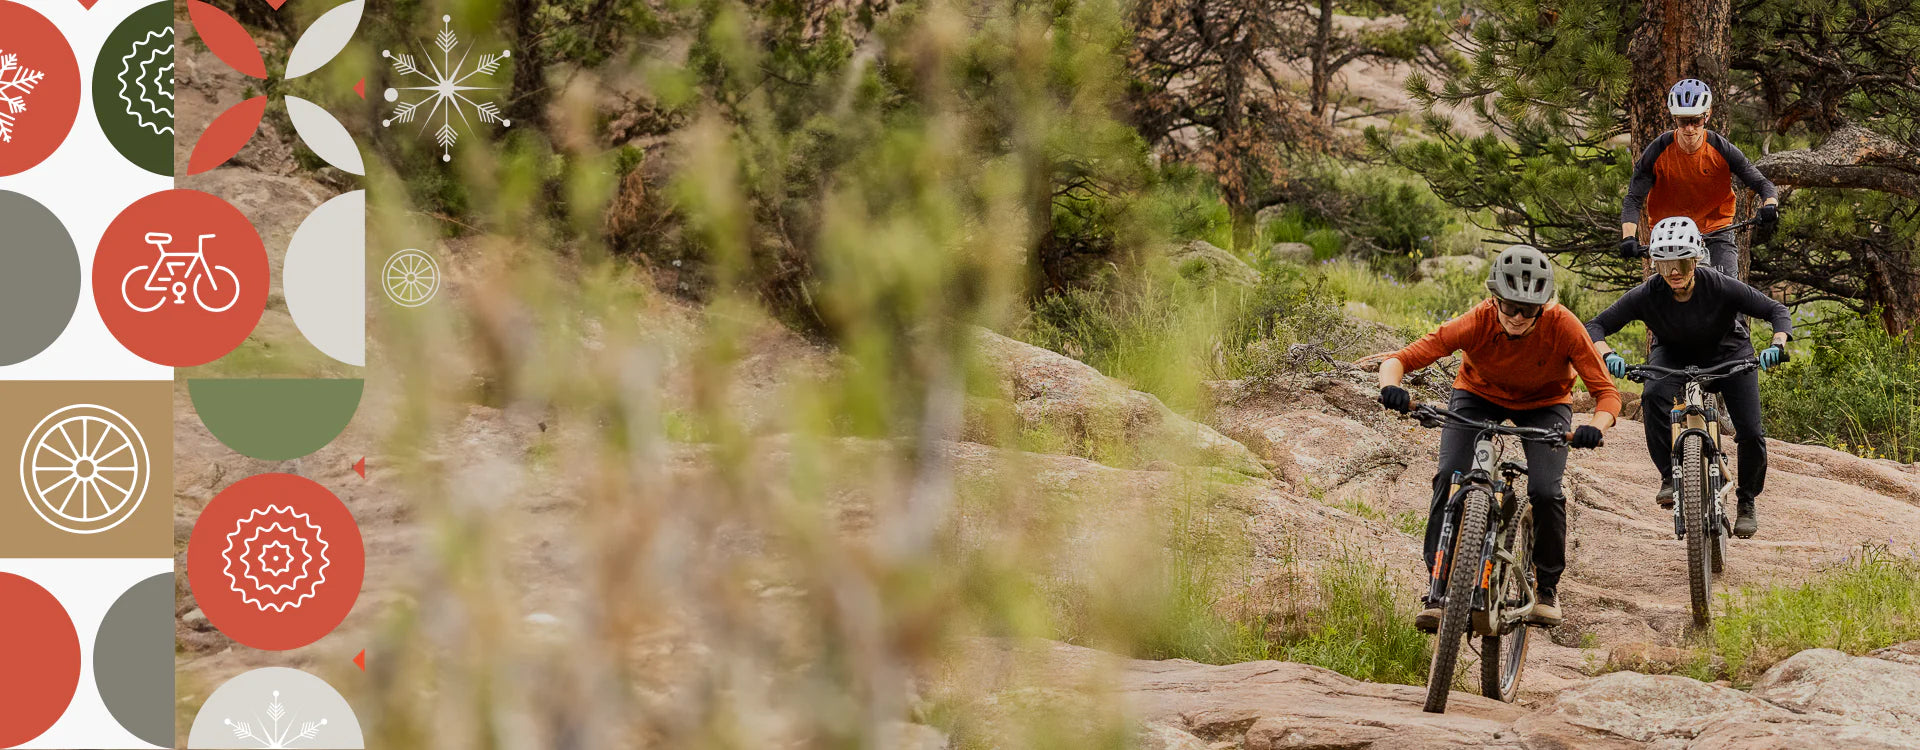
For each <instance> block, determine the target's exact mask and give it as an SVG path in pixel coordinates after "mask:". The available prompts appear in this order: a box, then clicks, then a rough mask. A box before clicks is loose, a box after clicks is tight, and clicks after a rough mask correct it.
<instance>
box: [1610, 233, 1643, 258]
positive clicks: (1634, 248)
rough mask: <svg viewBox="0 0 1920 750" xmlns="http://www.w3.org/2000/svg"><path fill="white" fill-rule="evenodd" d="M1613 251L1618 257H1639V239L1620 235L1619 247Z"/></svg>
mask: <svg viewBox="0 0 1920 750" xmlns="http://www.w3.org/2000/svg"><path fill="white" fill-rule="evenodd" d="M1615 252H1617V253H1619V254H1620V257H1622V258H1626V259H1628V260H1632V259H1634V258H1638V257H1640V241H1639V240H1637V239H1634V238H1632V237H1621V238H1620V247H1619V249H1618V250H1616V251H1615Z"/></svg>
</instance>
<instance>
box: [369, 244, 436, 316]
mask: <svg viewBox="0 0 1920 750" xmlns="http://www.w3.org/2000/svg"><path fill="white" fill-rule="evenodd" d="M380 278H381V286H382V287H383V288H385V289H386V290H387V299H390V300H393V302H394V304H396V305H399V306H401V307H419V306H421V305H424V304H426V303H427V301H428V300H431V299H433V295H434V293H435V292H438V291H440V266H439V264H436V263H434V262H433V256H431V255H428V254H426V253H423V252H420V251H419V250H414V249H411V248H409V249H406V250H401V251H400V252H397V253H394V254H393V257H391V258H388V259H387V265H386V267H385V268H383V269H381V271H380Z"/></svg>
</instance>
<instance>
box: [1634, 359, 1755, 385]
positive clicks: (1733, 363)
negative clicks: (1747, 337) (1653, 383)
mask: <svg viewBox="0 0 1920 750" xmlns="http://www.w3.org/2000/svg"><path fill="white" fill-rule="evenodd" d="M1759 367H1760V360H1759V359H1757V358H1754V357H1748V358H1746V359H1736V360H1730V361H1727V362H1722V363H1720V364H1717V365H1714V366H1712V367H1682V368H1680V369H1674V368H1671V367H1661V366H1659V365H1644V364H1643V365H1629V366H1628V367H1627V379H1628V380H1631V381H1633V382H1635V383H1645V382H1647V380H1648V376H1649V375H1651V376H1653V377H1659V378H1665V377H1671V376H1674V375H1678V376H1680V377H1681V378H1683V379H1686V380H1697V381H1700V382H1703V383H1705V382H1710V381H1714V380H1719V379H1721V378H1730V377H1733V376H1735V375H1740V374H1742V373H1746V372H1750V371H1752V370H1755V369H1758V368H1759Z"/></svg>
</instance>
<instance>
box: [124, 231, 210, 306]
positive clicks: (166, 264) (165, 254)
mask: <svg viewBox="0 0 1920 750" xmlns="http://www.w3.org/2000/svg"><path fill="white" fill-rule="evenodd" d="M213 236H214V235H211V234H203V235H200V244H199V247H197V248H195V249H193V250H183V251H180V252H173V251H170V250H160V257H159V258H157V259H155V260H154V262H153V270H152V271H148V272H147V281H146V283H145V285H143V286H142V287H141V289H143V290H145V291H149V292H169V291H172V288H171V287H170V286H168V285H169V284H171V283H172V282H173V281H174V280H175V279H191V278H193V267H194V266H195V265H198V266H199V267H200V271H201V272H202V273H204V274H206V276H207V283H208V284H210V285H212V287H213V290H214V291H219V290H220V277H219V276H218V275H217V274H215V273H214V272H213V268H212V266H209V265H208V264H207V238H209V237H213ZM179 258H185V259H186V264H187V267H186V268H185V269H182V270H181V273H180V275H178V276H168V277H166V278H165V279H161V278H160V269H162V268H168V269H169V271H170V272H171V268H172V267H173V266H174V265H175V264H177V263H179V262H180V261H179V260H172V259H179ZM155 280H159V281H160V282H161V284H160V285H159V286H156V285H155V284H154V281H155Z"/></svg>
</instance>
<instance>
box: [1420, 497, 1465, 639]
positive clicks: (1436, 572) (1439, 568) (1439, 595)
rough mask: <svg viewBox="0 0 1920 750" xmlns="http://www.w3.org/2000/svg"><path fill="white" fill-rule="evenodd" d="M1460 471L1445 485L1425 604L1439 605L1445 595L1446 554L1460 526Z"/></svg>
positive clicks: (1428, 575)
mask: <svg viewBox="0 0 1920 750" xmlns="http://www.w3.org/2000/svg"><path fill="white" fill-rule="evenodd" d="M1460 474H1461V473H1460V472H1457V471H1456V472H1454V473H1453V479H1452V480H1451V481H1450V482H1449V483H1448V486H1447V504H1446V507H1445V509H1444V510H1442V511H1441V512H1440V542H1439V545H1438V546H1437V547H1435V548H1434V551H1433V570H1430V571H1428V572H1427V604H1428V606H1435V607H1437V606H1440V603H1441V602H1443V601H1445V600H1446V597H1447V563H1448V562H1450V561H1449V560H1448V559H1447V554H1448V553H1449V552H1450V551H1452V549H1453V535H1454V534H1455V533H1457V531H1458V530H1459V528H1460V524H1459V521H1460V508H1461V506H1462V505H1463V501H1462V498H1463V497H1464V496H1463V495H1462V493H1461V492H1460V478H1461V476H1460Z"/></svg>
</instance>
